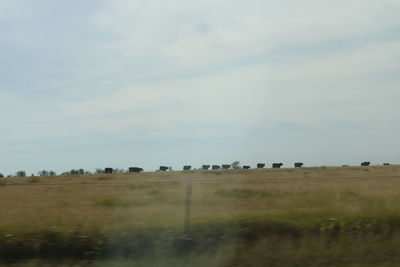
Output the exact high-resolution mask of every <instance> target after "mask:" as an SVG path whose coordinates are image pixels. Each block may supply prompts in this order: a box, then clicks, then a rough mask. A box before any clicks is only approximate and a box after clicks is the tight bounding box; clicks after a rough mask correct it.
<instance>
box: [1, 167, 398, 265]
mask: <svg viewBox="0 0 400 267" xmlns="http://www.w3.org/2000/svg"><path fill="white" fill-rule="evenodd" d="M365 170H366V168H362V167H349V168H332V167H325V168H303V169H279V170H275V169H274V170H272V169H263V170H248V171H245V170H224V171H208V172H207V171H191V172H166V173H142V174H135V175H131V174H118V175H113V176H112V179H108V178H107V177H109V176H104V175H91V176H90V175H89V176H62V177H52V178H48V177H38V178H37V179H35V180H32V179H33V178H18V179H17V178H13V179H1V180H0V185H1V186H0V201H1V205H0V215H1V220H0V237H1V238H0V262H4V264H6V265H8V263H18V262H26V263H27V264H31V265H32V266H34V265H35V264H36V263H37V265H43V264H46V263H53V262H61V263H62V262H80V263H82V262H85V264H86V263H87V264H89V265H90V264H93V265H96V266H98V265H103V264H110V265H112V264H113V261H114V260H115V261H116V262H119V263H121V264H125V263H126V266H130V265H129V264H131V265H132V264H134V265H135V266H141V265H142V266H151V265H153V266H154V265H156V266H191V265H193V266H200V262H206V263H207V265H209V266H340V265H342V266H364V265H365V266H368V265H369V266H373V265H374V266H376V265H381V266H385V265H386V266H390V265H391V264H394V263H396V262H397V261H398V260H399V256H398V255H400V253H399V252H400V251H399V250H400V246H399V245H400V215H399V214H400V201H399V200H400V166H394V165H391V166H390V167H370V168H368V170H369V171H365ZM188 175H190V176H191V180H192V183H193V185H192V186H193V188H192V192H193V194H192V199H191V203H192V209H191V225H190V227H189V230H188V231H187V232H184V211H185V197H186V180H187V178H188ZM32 181H33V182H32ZM185 264H186V265H185Z"/></svg>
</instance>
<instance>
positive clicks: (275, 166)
mask: <svg viewBox="0 0 400 267" xmlns="http://www.w3.org/2000/svg"><path fill="white" fill-rule="evenodd" d="M282 166H283V163H272V168H275V169H279V168H280V167H282Z"/></svg>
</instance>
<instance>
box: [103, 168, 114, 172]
mask: <svg viewBox="0 0 400 267" xmlns="http://www.w3.org/2000/svg"><path fill="white" fill-rule="evenodd" d="M113 171H114V169H113V168H105V169H104V173H113Z"/></svg>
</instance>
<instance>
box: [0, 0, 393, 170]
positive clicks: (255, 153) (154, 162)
mask: <svg viewBox="0 0 400 267" xmlns="http://www.w3.org/2000/svg"><path fill="white" fill-rule="evenodd" d="M399 13H400V2H399V1H398V0H380V1H376V0H337V1H331V0H304V1H298V0H283V1H272V0H249V1H227V0H200V1H183V0H169V1H161V0H134V1H133V0H85V1H77V0H75V1H74V0H68V1H67V0H58V1H53V0H35V1H32V0H0V32H1V35H0V100H1V101H0V123H1V130H0V173H3V174H14V173H15V172H16V171H18V170H26V171H27V173H28V174H30V173H34V174H36V173H37V171H39V170H42V169H48V170H49V169H50V170H54V171H57V172H62V171H66V170H70V169H72V168H85V169H88V170H94V169H95V168H97V167H99V168H103V167H119V168H125V169H126V168H127V167H129V166H139V167H143V168H144V169H145V170H148V171H152V170H155V169H156V168H158V166H160V165H166V166H172V167H173V168H174V169H181V168H182V166H183V165H184V164H191V165H192V166H194V167H199V166H201V164H223V163H232V162H233V161H235V160H238V161H240V162H241V163H242V164H251V165H254V164H255V163H257V162H265V163H267V165H268V166H269V165H270V164H272V162H283V163H284V165H285V166H292V164H293V162H295V161H302V162H304V164H305V165H306V166H315V165H342V164H357V165H358V164H359V163H360V162H361V161H366V160H368V161H372V163H374V164H382V163H383V162H391V163H400V157H399V156H400V150H399V148H400V118H399V114H400V105H399V101H400V87H399V86H400V63H399V62H400V16H399Z"/></svg>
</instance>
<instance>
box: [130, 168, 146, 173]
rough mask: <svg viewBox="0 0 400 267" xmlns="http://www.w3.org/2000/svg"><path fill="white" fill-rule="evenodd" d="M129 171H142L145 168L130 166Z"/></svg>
mask: <svg viewBox="0 0 400 267" xmlns="http://www.w3.org/2000/svg"><path fill="white" fill-rule="evenodd" d="M128 170H129V172H142V171H143V169H142V168H139V167H129V169H128Z"/></svg>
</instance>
